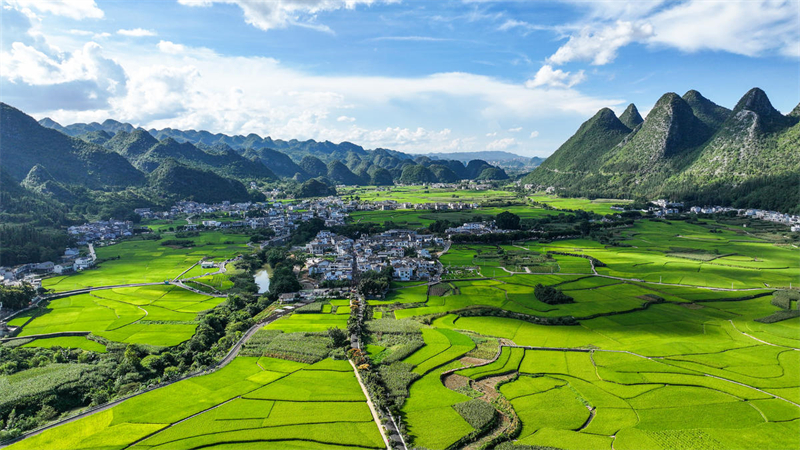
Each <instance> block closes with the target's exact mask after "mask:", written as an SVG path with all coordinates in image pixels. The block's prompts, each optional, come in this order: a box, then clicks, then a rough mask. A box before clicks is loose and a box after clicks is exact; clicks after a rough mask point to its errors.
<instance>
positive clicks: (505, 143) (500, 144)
mask: <svg viewBox="0 0 800 450" xmlns="http://www.w3.org/2000/svg"><path fill="white" fill-rule="evenodd" d="M515 145H517V140H516V139H514V138H503V139H498V140H496V141H492V142H490V143H489V144H487V145H486V150H505V149H507V148H509V147H513V146H515Z"/></svg>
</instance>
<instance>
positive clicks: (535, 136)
mask: <svg viewBox="0 0 800 450" xmlns="http://www.w3.org/2000/svg"><path fill="white" fill-rule="evenodd" d="M537 137H539V132H538V131H531V139H534V138H537Z"/></svg>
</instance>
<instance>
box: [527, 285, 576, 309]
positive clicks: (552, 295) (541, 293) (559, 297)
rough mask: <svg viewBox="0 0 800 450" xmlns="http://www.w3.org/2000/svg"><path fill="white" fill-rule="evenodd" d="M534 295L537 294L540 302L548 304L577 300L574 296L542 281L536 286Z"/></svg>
mask: <svg viewBox="0 0 800 450" xmlns="http://www.w3.org/2000/svg"><path fill="white" fill-rule="evenodd" d="M533 295H535V296H536V298H537V299H538V300H539V301H540V302H542V303H547V304H548V305H563V304H566V303H573V302H574V301H575V300H573V299H572V297H570V296H569V295H567V294H565V293H563V292H561V291H560V290H558V289H556V288H554V287H552V286H545V285H543V284H542V283H539V284H537V285H536V286H534V288H533Z"/></svg>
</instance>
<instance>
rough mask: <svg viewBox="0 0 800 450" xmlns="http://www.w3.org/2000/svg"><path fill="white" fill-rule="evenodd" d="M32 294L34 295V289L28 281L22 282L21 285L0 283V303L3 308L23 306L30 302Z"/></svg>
mask: <svg viewBox="0 0 800 450" xmlns="http://www.w3.org/2000/svg"><path fill="white" fill-rule="evenodd" d="M34 295H36V291H35V290H34V289H33V286H31V285H30V284H28V283H22V285H21V286H4V285H0V303H2V304H3V307H4V308H8V309H20V308H24V307H26V306H28V304H30V302H31V300H32V299H33V297H34Z"/></svg>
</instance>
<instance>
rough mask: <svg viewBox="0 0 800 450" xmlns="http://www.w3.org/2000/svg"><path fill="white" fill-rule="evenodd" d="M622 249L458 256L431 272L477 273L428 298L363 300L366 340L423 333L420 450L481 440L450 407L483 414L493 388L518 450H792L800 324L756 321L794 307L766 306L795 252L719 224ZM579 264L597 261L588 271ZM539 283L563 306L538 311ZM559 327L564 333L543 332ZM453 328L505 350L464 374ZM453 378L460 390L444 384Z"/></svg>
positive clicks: (661, 227) (573, 246) (640, 236)
mask: <svg viewBox="0 0 800 450" xmlns="http://www.w3.org/2000/svg"><path fill="white" fill-rule="evenodd" d="M620 239H621V241H622V242H624V243H625V245H621V246H616V247H611V246H604V245H601V244H599V243H598V242H596V241H592V240H577V239H573V240H560V241H556V242H553V243H547V244H541V243H537V242H528V243H521V244H519V245H516V246H494V245H482V244H462V245H453V246H452V247H451V248H450V250H449V251H448V252H447V253H446V254H445V255H443V256H442V258H441V262H442V263H443V264H444V265H445V267H449V268H451V269H454V268H455V269H458V270H457V273H459V274H462V273H467V274H469V273H472V275H471V276H467V277H466V279H458V278H456V279H449V280H446V281H444V282H442V283H440V284H438V285H436V286H432V287H429V288H428V290H427V292H426V291H425V289H424V287H422V286H420V287H406V286H397V287H396V288H395V289H394V290H393V291H391V292H390V293H389V295H387V297H386V299H385V300H380V301H370V305H372V308H373V309H374V311H375V312H376V313H380V317H381V318H382V319H380V322H381V325H380V326H379V327H377V328H376V330H378V329H379V330H388V329H390V328H389V327H388V326H387V325H386V324H385V323H384V322H386V321H387V320H391V318H392V317H394V319H395V320H397V321H398V322H401V321H402V322H408V321H409V320H420V321H423V322H424V323H430V325H429V327H427V328H422V329H421V337H422V338H423V340H424V345H418V346H417V347H414V348H417V350H416V351H414V352H412V353H410V354H409V355H408V356H406V357H405V359H403V363H406V364H408V365H409V369H408V370H410V371H411V372H412V373H415V374H416V375H417V377H416V379H415V378H413V377H411V378H409V380H410V381H409V384H410V385H409V387H408V390H407V397H406V400H405V402H404V404H403V405H402V407H401V408H400V410H399V413H400V415H401V416H402V417H403V418H404V420H405V422H406V424H407V427H408V434H409V438H410V439H411V440H412V441H413V443H414V445H419V446H424V447H428V448H446V447H448V446H451V445H454V444H455V443H457V442H464V441H465V440H470V439H476V438H475V437H472V436H475V434H476V433H478V432H479V431H480V430H478V429H477V428H475V427H474V426H472V425H470V422H468V421H467V420H466V417H464V416H462V415H460V414H459V411H464V410H465V409H467V408H466V407H462V406H459V405H466V404H467V403H468V402H470V401H481V400H480V399H476V400H471V399H472V398H474V397H478V396H481V395H482V393H483V392H484V391H482V389H486V383H489V384H491V383H497V381H491V380H501V379H502V380H504V381H503V382H502V383H501V384H500V385H499V386H498V387H497V392H498V395H500V396H501V397H502V398H503V399H504V401H506V402H507V404H508V408H507V409H506V410H503V411H506V412H503V414H506V413H507V414H508V415H509V417H512V416H513V417H515V419H514V420H511V419H510V418H509V420H510V421H511V423H518V424H519V425H517V428H515V429H513V430H512V431H508V430H511V429H508V430H507V432H510V433H512V435H513V436H514V438H513V439H514V444H516V445H530V446H543V447H555V448H562V449H584V448H609V449H610V448H615V449H640V448H652V449H671V448H698V449H699V448H703V449H705V448H709V449H714V448H719V449H721V448H743V447H747V448H764V449H773V448H777V449H789V448H797V446H798V445H800V438H799V437H798V436H800V434H798V433H797V431H798V429H799V428H800V383H798V379H800V377H799V376H800V373H798V367H800V351H798V350H799V349H800V318H797V317H794V318H790V319H787V320H781V321H778V322H774V323H765V322H757V321H756V319H760V318H763V317H770V315H771V314H773V313H775V312H776V311H778V310H777V309H776V305H782V306H781V307H784V308H785V307H788V308H794V307H795V302H793V301H788V302H787V301H786V300H785V298H791V296H784V297H785V298H784V297H781V298H782V300H780V301H777V300H776V302H774V303H773V301H772V298H773V295H772V294H773V292H775V291H774V289H775V288H778V289H780V288H783V287H787V288H788V285H789V282H790V281H795V282H797V273H796V267H797V266H798V264H800V258H798V253H797V251H796V250H792V249H791V248H790V247H785V246H782V245H776V244H774V243H773V242H772V241H770V240H769V239H765V238H764V237H761V236H757V235H746V234H743V233H741V232H738V231H736V230H732V229H729V228H726V227H723V226H719V225H718V224H715V223H713V222H700V223H697V224H691V223H684V222H651V221H643V222H638V223H636V225H635V226H634V227H631V228H628V229H625V230H622V231H621V233H620ZM705 255H710V256H709V257H706V256H705ZM589 257H593V258H595V260H594V261H600V262H602V264H598V263H595V267H594V270H596V272H594V270H593V265H592V262H591V260H590V258H589ZM636 260H641V261H647V262H648V263H647V264H644V265H641V263H638V262H634V261H636ZM734 261H736V262H740V263H742V264H735V263H734ZM466 267H470V268H473V269H474V270H475V271H474V272H463V271H461V270H460V269H461V268H466ZM543 267H545V268H547V269H545V270H542V269H541V268H543ZM793 267H794V268H795V269H792V268H793ZM534 268H536V269H534ZM548 269H549V270H548ZM651 271H652V272H651ZM542 272H544V273H542ZM731 282H732V283H733V289H731ZM537 284H542V285H547V286H554V287H555V288H556V289H558V291H560V292H562V293H564V294H565V295H567V296H568V297H569V298H570V299H571V301H570V302H568V303H565V304H547V303H544V302H542V301H540V299H538V298H537V297H536V296H535V295H534V293H533V291H534V286H536V285H537ZM724 288H727V289H724ZM779 293H780V292H779ZM781 317H784V316H781ZM785 317H792V316H791V315H786V316H785ZM401 319H402V320H401ZM564 319H570V320H572V322H569V321H568V322H550V324H546V325H545V324H542V323H544V322H542V321H547V320H559V321H563V320H564ZM558 323H562V324H560V325H559V324H558ZM448 330H449V331H451V332H456V333H458V335H459V336H463V337H465V338H466V337H473V339H472V340H473V341H474V342H478V337H481V339H485V338H486V337H493V338H499V339H500V340H501V341H502V345H504V347H502V350H501V351H500V352H499V353H498V354H497V355H496V357H497V359H496V360H494V358H495V356H494V355H492V356H489V354H487V353H485V352H484V353H483V355H484V356H483V357H484V358H491V359H489V360H484V361H485V362H483V363H481V364H480V365H478V366H475V367H472V368H470V366H472V365H474V364H476V363H478V362H480V361H481V360H480V359H478V360H475V359H474V358H469V357H467V355H468V353H469V352H468V351H467V350H468V349H469V348H471V347H470V346H464V347H458V346H457V345H455V342H454V340H453V339H452V337H451V336H454V335H448V334H447V333H446V331H448ZM382 340H385V338H382ZM509 345H514V346H516V347H510V346H509ZM382 348H384V347H380V349H382ZM397 348H398V349H400V348H401V347H397ZM380 349H378V350H380ZM395 351H398V350H395ZM386 352H387V350H380V351H379V354H380V356H381V358H385V357H386V354H387V353H386ZM453 370H455V372H454V374H457V375H458V376H460V377H462V378H461V379H465V380H466V381H465V382H464V383H466V385H463V386H462V387H459V388H456V387H455V386H450V387H448V386H449V385H448V386H446V385H445V382H444V381H443V379H444V378H443V375H444V374H445V373H449V372H450V371H453ZM392 376H393V377H395V378H396V377H398V375H392ZM509 377H510V378H509ZM397 379H399V378H397ZM479 382H480V383H483V384H481V385H479V384H478V383H479ZM493 404H494V403H493ZM515 420H516V421H517V422H515ZM505 423H507V422H505ZM498 426H499V425H498ZM498 430H500V428H498ZM497 432H498V433H499V431H497Z"/></svg>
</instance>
